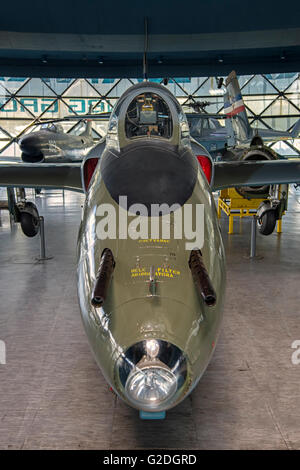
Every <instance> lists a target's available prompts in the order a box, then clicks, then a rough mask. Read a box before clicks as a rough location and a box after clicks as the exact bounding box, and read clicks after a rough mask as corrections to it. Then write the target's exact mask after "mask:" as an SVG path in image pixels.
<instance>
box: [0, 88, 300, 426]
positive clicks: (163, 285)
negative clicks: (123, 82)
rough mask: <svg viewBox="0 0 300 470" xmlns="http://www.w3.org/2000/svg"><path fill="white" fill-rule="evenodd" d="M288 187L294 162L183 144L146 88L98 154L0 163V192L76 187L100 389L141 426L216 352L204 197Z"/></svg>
mask: <svg viewBox="0 0 300 470" xmlns="http://www.w3.org/2000/svg"><path fill="white" fill-rule="evenodd" d="M100 157H101V158H100ZM299 182H300V162H296V161H280V160H275V161H259V162H257V161H255V160H254V161H234V162H216V163H213V162H212V160H211V158H210V156H209V154H208V152H207V151H206V150H205V149H204V148H203V147H201V146H200V145H199V144H195V143H194V142H191V139H190V136H189V127H188V124H187V120H186V117H185V115H184V113H183V111H182V109H181V107H180V105H179V103H178V101H177V100H176V98H175V97H174V96H173V95H172V94H171V92H170V91H168V90H167V89H166V88H164V87H163V86H161V85H158V84H156V83H151V82H143V83H139V84H137V85H134V86H132V87H131V88H129V89H128V90H127V91H126V92H125V93H124V94H123V95H122V97H121V98H120V99H119V100H118V102H117V104H116V105H115V108H114V109H113V112H112V115H111V118H110V122H109V127H108V132H107V137H106V145H105V147H104V149H103V150H102V153H100V152H99V154H98V155H97V156H93V157H87V158H86V159H85V161H84V162H83V164H82V165H79V164H78V163H62V164H60V165H58V164H48V163H45V164H32V165H26V164H20V165H4V164H2V165H0V185H1V186H10V185H13V186H28V187H36V186H43V187H54V188H65V189H70V190H75V191H84V192H85V194H86V200H85V205H84V210H83V217H82V221H81V225H80V230H79V238H78V297H79V305H80V311H81V315H82V319H83V324H84V328H85V331H86V334H87V336H88V339H89V342H90V346H91V349H92V351H93V353H94V356H95V358H96V361H97V363H98V365H99V367H100V368H101V370H102V373H103V375H104V377H105V378H106V380H107V382H108V383H109V384H110V386H111V387H112V389H113V390H114V391H115V392H116V394H117V395H118V396H119V397H120V398H121V399H122V400H124V401H125V402H126V403H127V404H128V405H130V406H132V407H134V408H136V409H137V410H139V412H140V416H141V418H144V419H147V418H151V419H158V418H163V417H164V415H165V412H166V410H168V409H170V408H172V407H174V406H175V405H177V404H178V403H179V402H181V401H182V400H183V399H184V398H186V397H187V396H188V395H189V393H190V392H191V391H192V390H193V389H194V388H195V386H196V385H197V383H198V381H199V380H200V378H201V376H202V374H203V373H204V371H205V369H206V367H207V365H208V363H209V361H210V358H211V356H212V354H213V351H214V349H215V346H216V342H217V338H218V335H219V331H220V325H221V320H222V304H223V300H224V291H225V259H224V248H223V243H222V238H221V233H220V228H219V223H218V219H217V212H216V208H215V203H214V198H213V195H212V190H214V189H222V188H225V187H232V186H244V185H249V184H250V185H261V184H271V183H299ZM154 208H155V211H154V210H153V209H154ZM199 208H202V209H199ZM198 209H199V211H198ZM194 212H195V213H196V216H195V217H196V228H197V230H196V231H194V232H193V236H194V235H195V238H193V236H190V231H191V226H189V224H190V223H191V222H192V219H193V217H194V216H193V215H192V216H191V217H190V215H191V214H194ZM180 214H183V215H184V217H183V219H181V221H182V222H183V225H184V229H185V230H184V233H183V231H182V232H181V234H180V233H179V232H178V231H177V229H178V228H180V226H181V225H180V217H179V216H180ZM186 214H187V216H186ZM197 214H198V215H199V220H198V219H197ZM178 220H179V224H178ZM198 222H200V223H199V224H198ZM197 224H198V225H197ZM160 225H162V226H163V227H164V229H165V231H166V232H168V230H169V234H168V233H164V229H162V230H160ZM192 225H193V224H192ZM175 227H176V230H175ZM173 229H174V230H173ZM200 232H201V233H202V235H203V236H202V235H201V236H200V238H198V236H197V234H200ZM187 242H189V245H188V246H187Z"/></svg>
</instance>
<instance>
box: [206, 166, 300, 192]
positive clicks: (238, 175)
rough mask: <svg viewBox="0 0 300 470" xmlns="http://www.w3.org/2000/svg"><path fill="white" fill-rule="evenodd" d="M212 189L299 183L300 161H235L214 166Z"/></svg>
mask: <svg viewBox="0 0 300 470" xmlns="http://www.w3.org/2000/svg"><path fill="white" fill-rule="evenodd" d="M214 171H215V172H214V181H213V184H212V189H213V190H214V191H215V190H217V189H225V188H232V187H238V186H261V185H265V184H289V183H300V160H296V161H291V160H288V161H287V160H273V161H235V162H216V163H215V164H214Z"/></svg>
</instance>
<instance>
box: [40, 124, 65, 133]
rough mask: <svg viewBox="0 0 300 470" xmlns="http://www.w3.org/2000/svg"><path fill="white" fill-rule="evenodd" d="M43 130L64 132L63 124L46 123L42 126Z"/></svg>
mask: <svg viewBox="0 0 300 470" xmlns="http://www.w3.org/2000/svg"><path fill="white" fill-rule="evenodd" d="M41 129H43V130H44V131H49V132H63V127H62V126H61V124H53V123H45V124H42V125H41Z"/></svg>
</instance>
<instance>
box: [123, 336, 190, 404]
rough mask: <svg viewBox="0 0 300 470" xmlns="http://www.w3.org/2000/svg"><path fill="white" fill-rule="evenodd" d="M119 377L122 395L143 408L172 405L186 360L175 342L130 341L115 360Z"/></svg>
mask: <svg viewBox="0 0 300 470" xmlns="http://www.w3.org/2000/svg"><path fill="white" fill-rule="evenodd" d="M118 373H119V379H120V382H121V384H122V390H123V393H124V394H125V396H126V398H127V400H128V401H130V403H131V404H132V405H133V406H135V407H136V408H138V409H140V410H144V411H151V412H154V411H162V410H165V409H166V408H169V407H170V406H172V404H173V403H175V401H176V400H178V397H179V396H181V395H182V394H181V392H182V391H183V389H184V388H185V387H184V385H185V383H186V377H187V361H186V359H185V357H184V356H183V353H182V351H181V350H180V349H179V348H178V347H177V346H175V345H173V344H171V343H168V342H166V341H162V340H157V339H147V340H145V341H141V342H139V343H136V344H134V345H133V346H131V347H130V348H129V349H127V351H126V352H125V354H124V355H122V357H120V359H119V361H118Z"/></svg>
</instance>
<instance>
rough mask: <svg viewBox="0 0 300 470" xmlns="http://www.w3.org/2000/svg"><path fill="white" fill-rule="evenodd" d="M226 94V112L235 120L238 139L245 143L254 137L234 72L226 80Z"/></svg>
mask: <svg viewBox="0 0 300 470" xmlns="http://www.w3.org/2000/svg"><path fill="white" fill-rule="evenodd" d="M225 84H226V93H225V94H224V112H225V114H227V116H228V117H230V118H235V119H234V122H235V126H234V127H235V131H236V135H237V139H238V140H241V141H244V140H249V139H251V137H252V129H251V127H250V124H249V120H248V116H247V113H246V108H245V104H244V100H243V97H242V94H241V89H240V85H239V82H238V79H237V76H236V73H235V71H234V70H233V71H232V72H231V73H230V74H229V75H228V77H227V79H226V82H225Z"/></svg>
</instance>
